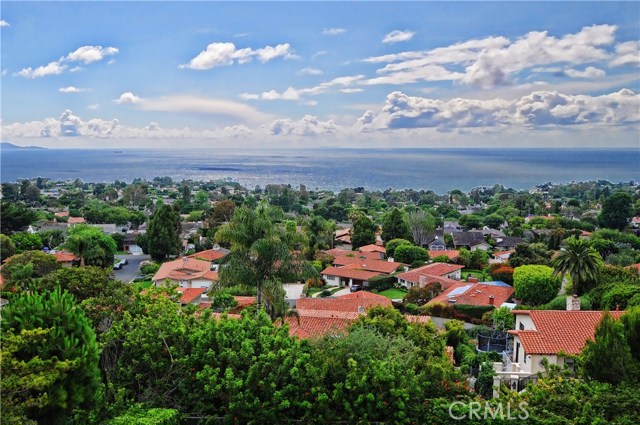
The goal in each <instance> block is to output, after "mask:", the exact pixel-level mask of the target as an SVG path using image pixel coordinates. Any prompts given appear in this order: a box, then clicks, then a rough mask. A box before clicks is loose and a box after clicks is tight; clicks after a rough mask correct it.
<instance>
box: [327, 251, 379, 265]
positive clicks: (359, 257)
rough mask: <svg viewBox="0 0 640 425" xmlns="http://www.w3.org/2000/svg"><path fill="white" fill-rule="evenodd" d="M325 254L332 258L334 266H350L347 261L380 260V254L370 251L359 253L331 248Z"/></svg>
mask: <svg viewBox="0 0 640 425" xmlns="http://www.w3.org/2000/svg"><path fill="white" fill-rule="evenodd" d="M325 253H326V254H327V255H331V256H332V257H334V264H350V262H349V259H354V261H369V260H380V254H379V253H377V252H372V251H369V252H366V251H364V252H361V251H351V250H346V249H340V248H333V249H328V250H326V251H325ZM336 260H337V261H338V263H335V261H336ZM341 262H342V263H341Z"/></svg>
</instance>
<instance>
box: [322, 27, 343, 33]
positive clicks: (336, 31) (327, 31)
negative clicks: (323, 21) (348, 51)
mask: <svg viewBox="0 0 640 425" xmlns="http://www.w3.org/2000/svg"><path fill="white" fill-rule="evenodd" d="M345 32H347V30H346V29H344V28H325V29H323V30H322V34H324V35H340V34H344V33H345Z"/></svg>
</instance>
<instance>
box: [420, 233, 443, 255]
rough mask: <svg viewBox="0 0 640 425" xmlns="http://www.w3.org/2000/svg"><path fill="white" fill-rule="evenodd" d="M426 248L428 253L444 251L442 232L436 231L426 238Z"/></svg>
mask: <svg viewBox="0 0 640 425" xmlns="http://www.w3.org/2000/svg"><path fill="white" fill-rule="evenodd" d="M423 246H426V247H427V249H428V250H429V251H444V250H445V249H447V245H446V243H445V241H444V230H442V229H436V230H435V232H433V233H432V234H430V235H429V236H427V243H426V244H424V245H423Z"/></svg>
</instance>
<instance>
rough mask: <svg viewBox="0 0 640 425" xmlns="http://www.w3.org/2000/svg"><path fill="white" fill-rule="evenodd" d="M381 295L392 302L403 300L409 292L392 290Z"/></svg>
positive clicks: (387, 290)
mask: <svg viewBox="0 0 640 425" xmlns="http://www.w3.org/2000/svg"><path fill="white" fill-rule="evenodd" d="M380 295H383V296H385V297H387V298H389V299H392V300H401V299H402V298H404V296H405V295H407V291H405V290H404V289H398V288H391V289H386V290H384V291H382V292H380Z"/></svg>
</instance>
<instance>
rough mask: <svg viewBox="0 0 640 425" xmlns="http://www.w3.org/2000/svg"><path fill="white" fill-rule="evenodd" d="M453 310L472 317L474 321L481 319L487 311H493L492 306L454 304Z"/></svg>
mask: <svg viewBox="0 0 640 425" xmlns="http://www.w3.org/2000/svg"><path fill="white" fill-rule="evenodd" d="M453 308H454V309H455V310H457V311H459V312H460V313H462V314H464V315H466V316H469V317H473V318H475V319H482V315H483V314H485V313H486V312H488V311H492V310H493V309H494V307H493V306H488V305H465V304H454V305H453Z"/></svg>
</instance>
